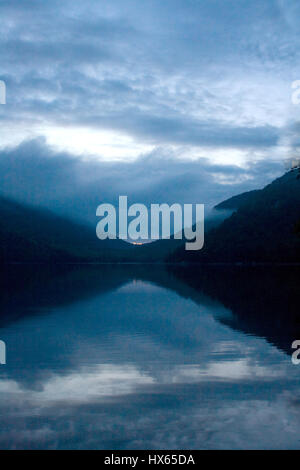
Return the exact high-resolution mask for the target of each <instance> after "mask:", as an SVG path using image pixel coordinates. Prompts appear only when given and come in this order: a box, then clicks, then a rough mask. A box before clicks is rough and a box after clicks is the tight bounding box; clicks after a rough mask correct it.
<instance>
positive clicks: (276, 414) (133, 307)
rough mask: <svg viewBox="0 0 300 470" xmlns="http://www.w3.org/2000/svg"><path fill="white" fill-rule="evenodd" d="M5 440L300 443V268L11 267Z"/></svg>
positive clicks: (17, 444)
mask: <svg viewBox="0 0 300 470" xmlns="http://www.w3.org/2000/svg"><path fill="white" fill-rule="evenodd" d="M2 281H3V282H2V287H1V301H0V307H1V315H0V339H1V340H4V341H5V343H6V346H7V364H6V365H1V366H0V398H1V400H0V415H1V416H0V420H1V427H0V447H1V448H2V449H7V448H9V449H11V448H18V449H140V448H141V449H148V448H151V449H153V448H157V449H166V448H169V449H178V448H181V449H247V448H252V449H253V448H256V449H257V448H264V449H265V448H275V449H284V448H293V449H299V448H300V381H299V377H300V365H299V366H295V365H293V364H292V362H291V352H292V351H291V347H290V346H291V343H292V341H293V340H294V339H300V328H299V326H300V325H299V319H300V312H299V292H298V290H299V289H298V281H299V269H298V268H276V269H274V268H273V269H270V268H268V269H267V268H252V269H246V268H238V267H237V268H232V269H229V268H215V269H209V270H208V269H206V270H203V269H202V270H201V269H200V268H197V269H194V270H192V269H188V268H180V269H179V268H177V269H176V270H172V271H167V270H165V269H163V268H162V267H153V266H148V267H147V266H145V267H144V268H142V267H138V266H127V267H117V266H116V267H113V266H111V267H109V266H95V267H69V268H68V269H60V268H51V269H47V270H46V269H42V268H41V267H33V268H25V267H20V266H19V267H16V266H15V267H10V268H9V269H8V270H6V271H5V272H3V273H2Z"/></svg>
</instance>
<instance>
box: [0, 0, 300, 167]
mask: <svg viewBox="0 0 300 470" xmlns="http://www.w3.org/2000/svg"><path fill="white" fill-rule="evenodd" d="M27 5H28V8H26V9H25V8H23V7H20V3H19V2H17V1H16V0H12V1H2V2H1V3H0V8H1V17H2V32H1V33H0V36H1V41H0V44H1V45H0V52H1V56H2V71H3V72H2V73H3V76H1V77H0V78H1V79H4V80H5V81H6V83H7V105H6V106H5V109H4V107H3V108H1V109H0V122H1V129H0V137H1V143H0V145H2V147H4V146H5V145H7V144H14V145H17V144H18V143H19V142H20V141H21V140H22V139H25V138H26V139H28V138H35V137H38V136H40V135H42V136H45V137H46V138H47V135H48V134H49V132H51V130H52V129H53V128H57V129H58V130H59V132H57V133H58V134H59V139H57V142H56V143H57V145H60V150H62V149H64V150H66V151H69V152H70V151H73V149H72V148H69V147H68V144H69V142H70V138H69V133H67V132H66V133H65V134H64V130H65V129H66V128H70V126H71V127H73V129H74V134H75V133H76V128H85V129H86V130H88V131H99V132H104V131H110V132H113V133H115V134H116V135H125V136H127V138H129V139H131V140H132V143H133V144H132V146H134V145H137V144H139V145H143V146H145V145H149V144H151V145H154V146H156V147H163V146H169V145H173V146H175V147H176V148H177V150H178V149H179V147H187V148H192V149H193V152H194V153H197V151H198V150H199V147H201V148H203V147H208V148H211V149H219V150H220V149H223V148H225V149H226V148H228V149H236V148H238V149H240V151H241V152H244V154H246V153H247V152H249V151H253V150H255V149H260V151H261V152H262V153H263V157H264V158H265V159H267V158H268V157H269V155H268V149H269V148H272V147H275V146H276V145H277V143H278V141H279V138H280V137H281V134H282V132H284V129H285V123H286V121H287V119H288V114H289V103H290V83H291V81H292V80H294V79H297V78H299V77H298V75H299V67H298V65H297V64H299V50H300V49H299V47H297V44H299V34H298V32H297V29H296V28H293V27H291V21H292V20H291V18H292V17H293V11H294V8H295V4H294V2H289V3H288V4H284V3H283V2H281V1H276V0H272V1H270V2H268V4H262V3H261V2H259V1H255V2H254V3H253V2H252V3H251V5H250V4H249V2H246V1H241V2H239V3H238V5H237V4H236V2H234V1H229V2H226V4H224V2H222V1H219V0H214V1H212V2H199V1H197V0H189V1H183V0H172V1H170V0H167V1H165V2H160V1H158V0H155V1H151V2H150V1H145V2H143V5H141V3H140V2H138V1H137V0H129V1H128V2H127V5H126V9H124V7H123V3H122V2H121V1H120V0H117V1H115V2H114V3H108V2H105V1H100V2H99V1H98V2H95V1H93V0H89V1H87V2H85V3H84V4H83V3H82V2H75V3H74V2H71V1H69V0H66V1H65V2H63V3H62V2H58V1H53V2H50V1H45V2H37V1H33V0H31V1H30V2H27ZM297 74H298V75H297ZM12 130H13V131H12ZM53 140H55V137H53ZM110 145H111V146H112V147H113V144H112V143H111V144H110ZM129 148H131V147H130V146H129ZM83 151H86V147H84V146H83V145H82V146H81V145H80V144H78V152H79V153H80V152H83ZM101 154H102V149H100V150H99V151H98V152H97V149H96V150H94V151H93V152H87V156H88V157H89V158H91V159H92V158H94V157H95V155H96V156H100V155H101ZM108 158H109V157H108ZM121 158H123V159H124V160H125V159H127V158H128V152H127V153H126V152H124V155H123V156H122V155H121ZM209 158H211V157H210V156H209ZM231 163H234V156H233V157H232V162H231Z"/></svg>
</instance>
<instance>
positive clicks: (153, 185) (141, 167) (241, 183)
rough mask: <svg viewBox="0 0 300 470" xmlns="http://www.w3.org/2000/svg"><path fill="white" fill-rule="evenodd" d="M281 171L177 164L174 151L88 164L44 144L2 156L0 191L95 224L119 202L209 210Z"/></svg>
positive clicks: (205, 162)
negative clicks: (100, 209) (103, 209)
mask: <svg viewBox="0 0 300 470" xmlns="http://www.w3.org/2000/svg"><path fill="white" fill-rule="evenodd" d="M282 170H283V167H282V164H281V163H278V162H274V161H261V162H258V163H253V164H251V165H249V167H248V168H246V169H245V168H241V167H238V166H233V165H227V166H226V165H216V164H212V163H211V162H210V161H209V159H201V160H197V161H188V162H187V161H186V160H178V158H176V157H175V156H174V155H172V151H171V149H169V150H167V151H166V150H165V149H157V150H156V151H155V152H152V153H149V154H148V155H143V156H141V157H140V158H139V159H138V160H137V161H135V162H129V163H128V162H121V163H120V162H117V163H116V162H113V163H112V162H93V163H91V162H89V161H88V162H86V161H82V160H80V159H78V158H77V157H74V156H72V155H70V154H66V153H56V152H53V151H52V150H51V149H50V148H49V147H47V146H46V145H45V142H44V141H43V139H39V140H35V141H29V142H25V143H23V144H22V145H20V146H19V147H18V148H17V149H11V150H6V151H3V152H1V158H0V191H1V193H2V194H5V195H6V196H9V197H13V198H15V199H17V200H19V201H25V202H26V203H29V204H34V205H41V206H44V207H48V208H50V209H53V210H55V211H59V212H61V213H63V214H67V215H68V216H71V217H72V218H76V219H84V220H88V221H89V222H92V223H94V221H95V211H96V207H97V206H98V205H99V204H100V203H102V202H112V203H117V201H118V197H119V195H128V197H129V201H130V202H131V203H134V202H141V203H144V204H147V205H148V204H151V203H163V202H166V203H169V204H171V203H174V202H179V203H205V204H207V205H208V206H209V207H211V206H212V205H213V204H215V203H217V202H220V201H222V200H223V199H225V198H226V197H229V196H231V195H233V194H238V193H239V192H241V191H244V190H250V189H255V188H258V187H262V186H263V185H264V184H265V182H266V181H271V180H272V179H273V178H274V177H276V176H277V175H279V174H280V173H281V172H282Z"/></svg>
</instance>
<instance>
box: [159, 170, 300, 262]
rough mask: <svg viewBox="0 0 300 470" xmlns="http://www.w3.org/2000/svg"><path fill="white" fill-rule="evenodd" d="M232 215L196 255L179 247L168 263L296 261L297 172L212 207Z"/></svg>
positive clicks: (299, 243) (299, 240) (299, 257)
mask: <svg viewBox="0 0 300 470" xmlns="http://www.w3.org/2000/svg"><path fill="white" fill-rule="evenodd" d="M216 209H222V210H223V209H232V210H234V212H233V213H232V214H231V216H230V217H228V218H227V219H225V220H224V221H223V222H222V223H221V224H220V225H219V226H218V227H216V228H213V229H212V230H210V231H209V232H208V233H207V234H206V237H205V242H204V247H203V249H202V250H200V251H198V252H192V251H190V252H189V251H185V250H184V248H183V247H182V246H181V247H180V248H178V249H177V250H176V251H175V252H174V253H173V254H172V255H171V256H170V257H169V258H168V261H172V262H174V261H176V262H177V261H185V262H201V263H202V262H203V263H207V262H208V263H216V262H217V263H218V262H229V263H232V262H247V263H248V262H271V263H274V262H289V263H290V262H300V237H299V224H300V173H299V171H298V170H292V171H290V172H288V173H286V174H284V175H283V176H282V177H280V178H278V179H276V180H275V181H273V182H272V183H271V184H269V185H267V186H266V187H265V188H263V189H261V190H256V191H250V192H248V193H243V194H241V195H239V196H235V197H233V198H231V199H228V200H226V201H224V202H222V203H221V204H218V205H217V206H216Z"/></svg>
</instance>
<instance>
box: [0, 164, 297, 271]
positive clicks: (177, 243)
mask: <svg viewBox="0 0 300 470" xmlns="http://www.w3.org/2000/svg"><path fill="white" fill-rule="evenodd" d="M215 210H216V213H220V216H219V217H215V218H211V219H208V220H207V221H206V226H205V242H204V247H203V249H202V250H199V251H186V250H185V248H184V246H185V241H184V240H175V239H174V238H173V237H171V239H170V240H159V241H156V242H153V243H150V244H147V245H144V246H135V245H131V244H129V243H127V242H125V241H122V240H118V239H117V240H109V239H107V240H99V239H98V238H97V237H96V233H95V230H94V229H93V227H90V226H88V225H84V224H82V223H76V222H74V221H71V220H68V219H66V218H64V217H62V216H59V215H56V214H54V213H52V212H51V211H49V210H46V209H37V208H33V207H30V206H27V205H24V204H20V203H17V202H15V201H12V200H10V199H8V198H5V197H1V198H0V215H1V221H0V262H1V263H11V262H46V263H49V262H54V263H56V262H172V263H173V262H175V263H178V262H188V263H239V262H241V263H243V262H244V263H249V262H268V263H269V262H271V263H274V262H288V263H294V262H299V261H300V237H299V223H300V222H299V221H300V173H299V170H293V171H290V172H288V173H286V174H284V175H283V176H282V177H280V178H278V179H276V180H275V181H273V182H272V183H271V184H269V185H267V186H266V187H265V188H263V189H261V190H253V191H249V192H246V193H242V194H240V195H238V196H234V197H232V198H230V199H227V200H225V201H223V202H221V203H220V204H218V205H217V206H216V207H215ZM222 214H226V216H225V215H222ZM225 217H226V218H225ZM224 218H225V220H223V219H224Z"/></svg>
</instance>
